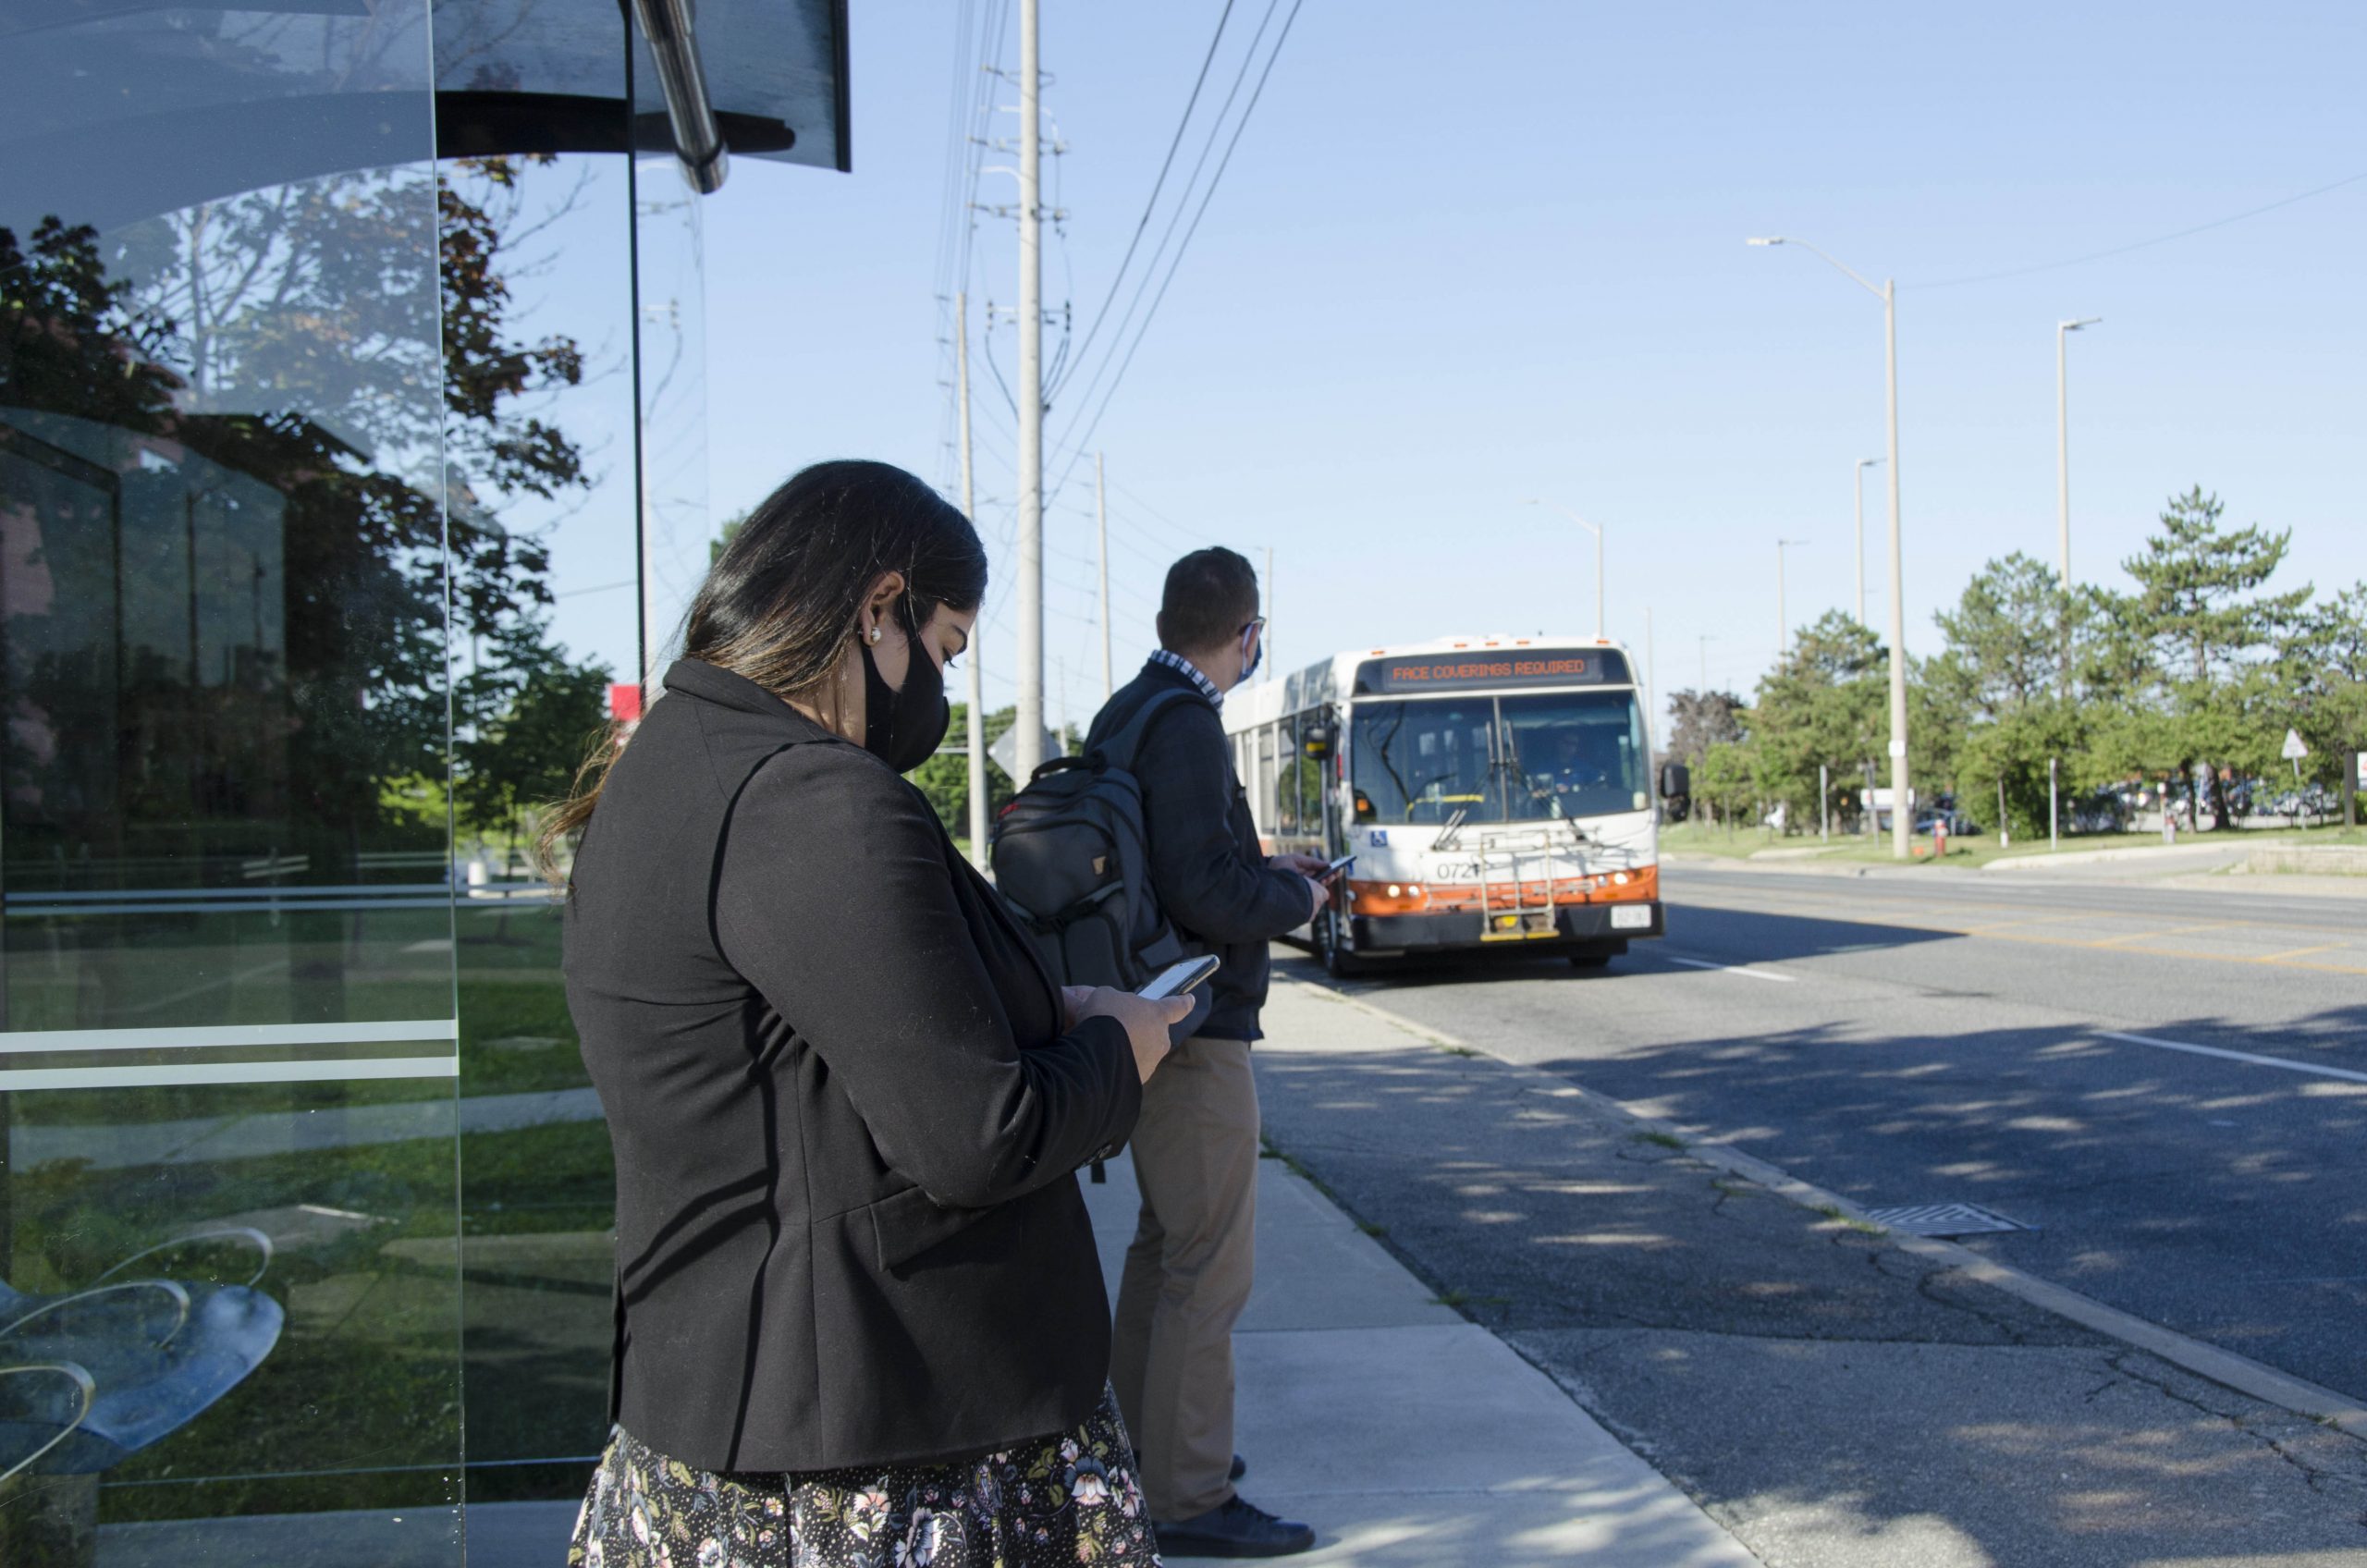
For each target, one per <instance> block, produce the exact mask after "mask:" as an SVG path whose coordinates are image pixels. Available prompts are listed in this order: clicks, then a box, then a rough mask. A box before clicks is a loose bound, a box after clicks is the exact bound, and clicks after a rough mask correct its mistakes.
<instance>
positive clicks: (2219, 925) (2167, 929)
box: [2090, 920, 2229, 948]
mask: <svg viewBox="0 0 2367 1568" xmlns="http://www.w3.org/2000/svg"><path fill="white" fill-rule="evenodd" d="M2228 924H2229V923H2228V922H2226V921H2225V920H2214V921H2210V922H2207V923H2205V924H2203V925H2165V926H2163V927H2162V928H2161V929H2159V930H2157V931H2130V932H2128V933H2127V934H2125V935H2123V936H2118V937H2097V938H2096V939H2095V940H2094V941H2093V942H2092V943H2091V944H2090V945H2091V946H2092V947H2099V948H2117V947H2119V946H2121V945H2123V944H2124V943H2128V942H2141V941H2144V940H2145V939H2146V938H2147V937H2185V936H2189V935H2191V934H2193V933H2194V932H2197V931H2225V930H2226V929H2227V926H2228Z"/></svg>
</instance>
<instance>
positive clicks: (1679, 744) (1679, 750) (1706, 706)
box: [1664, 689, 1743, 768]
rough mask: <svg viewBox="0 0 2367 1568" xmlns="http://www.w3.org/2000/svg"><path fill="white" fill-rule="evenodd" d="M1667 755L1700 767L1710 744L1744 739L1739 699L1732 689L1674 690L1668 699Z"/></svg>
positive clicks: (1687, 764) (1729, 742)
mask: <svg viewBox="0 0 2367 1568" xmlns="http://www.w3.org/2000/svg"><path fill="white" fill-rule="evenodd" d="M1668 708H1669V727H1668V747H1667V750H1666V753H1664V754H1665V755H1667V756H1668V757H1670V758H1672V759H1674V760H1675V761H1677V762H1681V763H1683V764H1685V765H1686V766H1687V767H1696V768H1698V767H1699V766H1701V758H1702V756H1703V754H1704V753H1707V752H1708V751H1709V749H1710V748H1711V746H1714V745H1718V744H1720V743H1722V742H1723V743H1726V744H1732V743H1734V742H1735V741H1740V740H1741V739H1742V738H1743V728H1742V713H1743V704H1742V699H1741V698H1740V697H1738V696H1736V695H1735V694H1734V693H1733V692H1695V691H1691V690H1689V689H1688V690H1686V691H1682V692H1673V693H1672V694H1671V695H1670V697H1669V700H1668Z"/></svg>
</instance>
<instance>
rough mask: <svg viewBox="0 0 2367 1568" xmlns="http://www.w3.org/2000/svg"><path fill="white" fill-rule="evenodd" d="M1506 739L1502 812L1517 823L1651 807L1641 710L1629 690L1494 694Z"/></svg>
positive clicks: (1648, 764)
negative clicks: (1507, 742) (1499, 709)
mask: <svg viewBox="0 0 2367 1568" xmlns="http://www.w3.org/2000/svg"><path fill="white" fill-rule="evenodd" d="M1498 705H1499V707H1500V708H1501V709H1502V715H1503V726H1504V733H1505V734H1506V735H1507V736H1508V737H1509V738H1510V741H1511V747H1510V751H1509V753H1507V755H1508V757H1509V762H1510V766H1508V767H1507V769H1506V774H1505V805H1506V812H1507V815H1508V816H1509V817H1510V818H1511V819H1513V820H1515V821H1526V820H1539V819H1557V818H1562V817H1573V816H1601V815H1610V814H1612V813H1615V812H1635V811H1644V810H1647V809H1649V808H1650V805H1651V803H1652V797H1651V795H1650V789H1651V762H1650V750H1649V748H1648V747H1647V746H1646V744H1645V741H1644V729H1643V710H1642V707H1641V705H1640V704H1637V701H1636V698H1635V695H1634V693H1632V692H1551V693H1535V694H1524V695H1519V696H1507V697H1503V698H1501V699H1499V702H1498Z"/></svg>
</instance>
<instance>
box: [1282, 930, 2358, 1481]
mask: <svg viewBox="0 0 2367 1568" xmlns="http://www.w3.org/2000/svg"><path fill="white" fill-rule="evenodd" d="M1660 956H1661V957H1662V958H1671V957H1674V955H1673V954H1669V953H1662V954H1661V955H1660ZM1283 978H1285V980H1286V981H1287V983H1290V984H1294V985H1301V986H1306V987H1307V988H1308V989H1310V990H1318V991H1325V992H1329V993H1330V994H1331V996H1333V997H1336V998H1339V999H1340V1000H1341V1001H1343V1002H1345V1003H1347V1004H1348V1005H1349V1006H1350V1007H1352V1008H1355V1010H1356V1011H1359V1012H1363V1013H1367V1014H1369V1015H1370V1016H1372V1017H1374V1018H1377V1019H1380V1020H1382V1021H1384V1022H1386V1023H1390V1024H1392V1025H1394V1026H1395V1027H1397V1028H1399V1029H1402V1030H1404V1032H1405V1033H1406V1034H1408V1035H1412V1036H1413V1037H1415V1038H1416V1039H1419V1040H1426V1041H1429V1042H1430V1043H1432V1044H1438V1045H1450V1046H1462V1047H1464V1048H1465V1049H1466V1050H1473V1051H1477V1052H1478V1053H1479V1054H1481V1055H1483V1056H1485V1057H1487V1058H1488V1059H1489V1060H1492V1061H1494V1062H1495V1063H1496V1064H1497V1065H1499V1066H1500V1067H1502V1068H1506V1069H1508V1070H1510V1071H1511V1072H1515V1073H1517V1074H1519V1075H1520V1076H1522V1077H1524V1078H1527V1079H1530V1080H1532V1081H1534V1080H1539V1079H1541V1080H1544V1083H1543V1084H1541V1085H1540V1093H1541V1094H1544V1095H1551V1096H1556V1097H1559V1098H1568V1099H1582V1100H1588V1101H1591V1102H1592V1103H1593V1104H1595V1105H1598V1106H1602V1107H1605V1108H1608V1109H1612V1110H1614V1111H1616V1112H1617V1113H1618V1114H1620V1115H1621V1116H1623V1117H1626V1118H1629V1119H1632V1120H1633V1121H1634V1122H1635V1123H1636V1124H1637V1125H1638V1126H1640V1127H1642V1128H1645V1129H1649V1130H1651V1131H1654V1132H1659V1133H1665V1134H1667V1135H1669V1136H1671V1137H1675V1138H1678V1139H1680V1140H1681V1141H1682V1142H1683V1143H1684V1145H1685V1152H1686V1155H1688V1156H1690V1157H1691V1158H1695V1159H1698V1160H1700V1161H1702V1162H1703V1163H1704V1164H1707V1165H1709V1166H1711V1167H1712V1168H1713V1169H1717V1170H1723V1171H1724V1172H1725V1173H1727V1174H1728V1175H1732V1176H1739V1177H1741V1178H1743V1179H1744V1180H1745V1181H1748V1182H1757V1183H1758V1184H1759V1185H1760V1186H1761V1187H1764V1188H1765V1189H1767V1190H1768V1191H1769V1192H1771V1193H1773V1194H1776V1195H1777V1196H1779V1197H1782V1198H1784V1199H1786V1200H1788V1201H1790V1202H1792V1203H1795V1204H1797V1205H1799V1206H1800V1207H1803V1208H1812V1209H1815V1210H1816V1211H1818V1212H1820V1213H1823V1214H1832V1213H1834V1211H1836V1210H1837V1211H1839V1212H1840V1213H1842V1214H1845V1215H1850V1216H1854V1217H1855V1218H1858V1219H1864V1218H1865V1211H1864V1210H1862V1209H1860V1208H1859V1207H1858V1206H1857V1204H1856V1203H1854V1202H1853V1201H1852V1200H1850V1199H1848V1198H1845V1197H1843V1196H1841V1195H1840V1194H1837V1193H1832V1192H1828V1191H1826V1190H1825V1189H1823V1188H1821V1187H1818V1186H1814V1185H1811V1184H1810V1183H1809V1182H1803V1181H1801V1180H1800V1179H1799V1178H1797V1177H1796V1176H1794V1175H1792V1174H1791V1173H1790V1172H1789V1171H1787V1170H1784V1169H1783V1168H1782V1167H1780V1166H1777V1165H1772V1164H1770V1163H1769V1162H1768V1161H1766V1160H1763V1159H1760V1158H1758V1157H1757V1156H1755V1155H1748V1154H1745V1153H1743V1152H1742V1151H1741V1150H1739V1149H1737V1148H1735V1147H1733V1146H1732V1145H1725V1144H1720V1143H1716V1142H1711V1141H1708V1140H1702V1141H1696V1140H1697V1138H1698V1137H1699V1134H1698V1133H1691V1132H1687V1131H1685V1130H1682V1129H1680V1128H1679V1127H1677V1126H1676V1125H1675V1124H1674V1123H1673V1122H1671V1121H1667V1120H1665V1119H1663V1118H1660V1117H1656V1116H1653V1115H1651V1114H1650V1112H1648V1111H1645V1110H1642V1109H1638V1108H1637V1106H1635V1105H1634V1104H1631V1103H1630V1102H1627V1101H1625V1100H1615V1099H1611V1098H1609V1097H1608V1096H1602V1095H1600V1094H1595V1093H1593V1092H1591V1091H1589V1090H1588V1089H1585V1088H1583V1087H1581V1086H1579V1085H1577V1084H1572V1083H1571V1082H1570V1081H1569V1080H1568V1079H1567V1078H1565V1077H1564V1076H1562V1075H1561V1074H1559V1073H1554V1072H1549V1071H1547V1070H1546V1069H1544V1068H1540V1067H1535V1066H1531V1065H1530V1064H1528V1063H1526V1062H1520V1061H1515V1060H1512V1059H1511V1058H1508V1057H1502V1056H1498V1055H1497V1054H1496V1053H1495V1051H1493V1050H1492V1049H1490V1048H1488V1047H1484V1046H1473V1045H1466V1044H1465V1042H1463V1041H1461V1040H1459V1039H1456V1038H1455V1037H1454V1036H1453V1035H1445V1034H1441V1032H1440V1031H1438V1030H1436V1029H1433V1028H1431V1027H1430V1026H1429V1024H1427V1023H1416V1022H1415V1021H1414V1020H1413V1019H1410V1018H1408V1017H1406V1016H1405V1015H1404V1013H1401V1012H1396V1011H1392V1010H1390V1009H1388V1008H1385V1007H1382V1006H1380V1005H1379V1004H1378V1003H1375V1002H1370V1001H1367V1000H1366V999H1365V998H1363V997H1360V996H1356V995H1355V994H1353V993H1350V992H1347V991H1343V990H1341V989H1339V988H1338V987H1337V986H1332V985H1330V984H1327V983H1325V982H1324V981H1322V980H1320V979H1315V980H1299V979H1296V978H1295V977H1294V976H1285V977H1283ZM1885 1239H1886V1241H1887V1242H1888V1243H1889V1244H1890V1245H1892V1246H1895V1247H1897V1248H1898V1249H1900V1250H1901V1251H1903V1252H1907V1253H1912V1254H1914V1255H1916V1256H1920V1257H1927V1258H1931V1259H1933V1260H1935V1261H1938V1262H1942V1263H1944V1264H1946V1265H1947V1266H1948V1267H1950V1268H1956V1269H1958V1270H1961V1271H1962V1272H1963V1273H1964V1275H1965V1276H1966V1277H1967V1278H1969V1279H1972V1280H1979V1281H1981V1283H1983V1284H1988V1285H1993V1286H1995V1287H1996V1288H1997V1289H1999V1290H2002V1291H2005V1292H2007V1293H2009V1294H2012V1295H2015V1296H2017V1297H2019V1298H2020V1299H2022V1300H2023V1301H2026V1302H2029V1303H2030V1304H2031V1305H2034V1306H2037V1307H2040V1308H2042V1310H2045V1311H2048V1312H2052V1313H2054V1314H2056V1315H2057V1316H2060V1317H2067V1318H2069V1319H2070V1320H2071V1321H2072V1322H2074V1323H2078V1324H2080V1325H2081V1326H2083V1327H2085V1328H2089V1329H2095V1330H2096V1331H2097V1332H2098V1333H2101V1334H2107V1335H2110V1336H2111V1337H2113V1338H2115V1339H2117V1340H2121V1341H2126V1342H2127V1343H2129V1344H2133V1345H2135V1346H2137V1347H2138V1348H2139V1349H2140V1350H2144V1351H2149V1352H2151V1353H2152V1354H2155V1355H2158V1356H2160V1357H2161V1358H2162V1359H2164V1360H2165V1361H2167V1362H2169V1363H2170V1364H2172V1365H2173V1366H2182V1367H2185V1368H2186V1369H2187V1370H2188V1371H2189V1372H2196V1373H2200V1374H2201V1376H2203V1377H2205V1378H2210V1379H2211V1380H2212V1381H2213V1382H2215V1383H2224V1384H2226V1386H2227V1387H2228V1388H2231V1389H2234V1390H2238V1392H2241V1393H2246V1394H2250V1396H2251V1397H2252V1398H2254V1399H2258V1400H2264V1401H2266V1402H2267V1403H2271V1404H2274V1405H2277V1406H2279V1407H2280V1408H2282V1409H2286V1410H2289V1411H2292V1412H2294V1413H2295V1414H2296V1415H2303V1416H2307V1417H2309V1418H2310V1419H2312V1420H2314V1421H2321V1422H2324V1423H2325V1424H2327V1425H2329V1426H2332V1427H2336V1428H2337V1429H2338V1430H2341V1431H2344V1432H2349V1433H2350V1434H2352V1435H2353V1436H2358V1437H2367V1406H2362V1405H2361V1403H2360V1402H2359V1401H2358V1400H2356V1399H2355V1398H2354V1397H2353V1396H2351V1395H2349V1394H2344V1393H2337V1392H2336V1391H2335V1390H2331V1389H2327V1388H2323V1387H2321V1386H2319V1385H2318V1384H2315V1383H2312V1382H2309V1381H2308V1380H2306V1379H2304V1378H2296V1377H2294V1376H2293V1375H2292V1374H2290V1373H2287V1372H2280V1371H2278V1370H2277V1369H2276V1368H2275V1367H2273V1366H2267V1365H2266V1364H2264V1363H2263V1362H2258V1361H2254V1360H2252V1359H2251V1358H2250V1357H2249V1356H2246V1355H2241V1354H2237V1353H2236V1352H2234V1351H2228V1350H2222V1349H2221V1348H2220V1347H2219V1346H2217V1345H2214V1344H2206V1343H2204V1342H2203V1341H2201V1340H2196V1339H2191V1338H2189V1337H2188V1336H2187V1335H2185V1334H2181V1333H2179V1332H2178V1331H2177V1330H2176V1329H2167V1328H2165V1327H2163V1326H2162V1325H2161V1324H2158V1323H2153V1322H2150V1321H2148V1320H2147V1319H2145V1318H2142V1317H2137V1316H2136V1315H2135V1314H2133V1313H2128V1312H2123V1311H2122V1310H2120V1308H2118V1307H2116V1306H2107V1305H2104V1304H2103V1302H2100V1301H2098V1300H2096V1299H2095V1298H2094V1297H2092V1296H2088V1295H2082V1294H2081V1293H2079V1292H2077V1291H2074V1290H2072V1289H2070V1288H2069V1287H2067V1286H2065V1285H2058V1284H2055V1283H2054V1282H2053V1281H2052V1280H2041V1279H2039V1278H2037V1277H2036V1276H2035V1275H2031V1274H2026V1273H2024V1272H2022V1271H2021V1270H2020V1269H2018V1268H2011V1267H2009V1266H2007V1265H2005V1264H2002V1263H1999V1262H1998V1261H1997V1260H1996V1259H1994V1258H1993V1257H1990V1256H1987V1255H1986V1254H1983V1253H1977V1252H1974V1251H1973V1250H1972V1249H1971V1248H1969V1247H1966V1246H1962V1245H1959V1244H1958V1243H1955V1242H1947V1241H1941V1240H1938V1239H1936V1238H1933V1237H1929V1236H1910V1235H1906V1234H1902V1233H1899V1232H1895V1231H1894V1232H1891V1233H1890V1234H1889V1235H1888V1236H1887V1237H1886V1238H1885Z"/></svg>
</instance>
